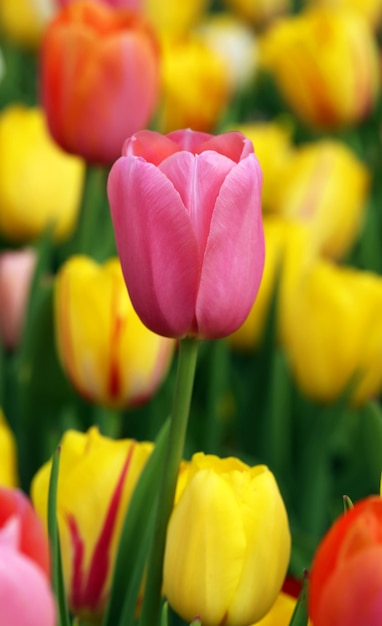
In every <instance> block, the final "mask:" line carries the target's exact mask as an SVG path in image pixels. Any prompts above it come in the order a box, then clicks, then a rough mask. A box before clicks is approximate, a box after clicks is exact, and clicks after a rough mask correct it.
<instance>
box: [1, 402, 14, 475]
mask: <svg viewBox="0 0 382 626" xmlns="http://www.w3.org/2000/svg"><path fill="white" fill-rule="evenodd" d="M0 459H1V461H0V485H1V486H3V487H17V484H18V479H17V461H16V442H15V438H14V435H13V433H12V431H11V429H10V428H9V426H8V424H7V423H6V421H5V417H4V413H3V411H2V409H1V408H0Z"/></svg>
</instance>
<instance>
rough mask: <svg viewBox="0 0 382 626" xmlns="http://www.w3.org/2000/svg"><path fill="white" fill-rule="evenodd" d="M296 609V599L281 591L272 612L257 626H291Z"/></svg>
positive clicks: (257, 623)
mask: <svg viewBox="0 0 382 626" xmlns="http://www.w3.org/2000/svg"><path fill="white" fill-rule="evenodd" d="M295 607H296V598H293V597H292V596H290V595H288V594H287V593H284V592H283V591H281V592H280V593H279V595H278V596H277V598H276V602H275V603H274V604H273V606H272V608H271V610H270V611H269V612H268V613H267V614H266V615H265V617H263V618H262V619H261V620H260V621H259V622H256V626H289V624H290V622H291V619H292V615H293V612H294V610H295Z"/></svg>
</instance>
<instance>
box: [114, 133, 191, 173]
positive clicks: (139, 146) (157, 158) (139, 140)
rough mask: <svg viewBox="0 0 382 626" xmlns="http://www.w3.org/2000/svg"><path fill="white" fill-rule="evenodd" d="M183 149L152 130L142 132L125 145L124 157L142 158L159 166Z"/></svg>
mask: <svg viewBox="0 0 382 626" xmlns="http://www.w3.org/2000/svg"><path fill="white" fill-rule="evenodd" d="M180 150H181V148H180V147H179V146H178V145H177V144H176V143H175V142H174V141H171V139H168V137H166V136H165V135H161V134H160V133H156V132H154V131H151V130H141V131H139V132H138V133H135V135H133V136H132V137H130V138H129V139H127V140H126V141H125V143H124V144H123V148H122V155H123V156H142V157H143V158H144V159H145V161H148V162H149V163H153V164H154V165H159V163H161V162H162V161H163V160H164V159H166V158H167V157H168V156H170V155H171V154H174V153H175V152H179V151H180Z"/></svg>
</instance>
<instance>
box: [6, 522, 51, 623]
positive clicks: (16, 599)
mask: <svg viewBox="0 0 382 626" xmlns="http://www.w3.org/2000/svg"><path fill="white" fill-rule="evenodd" d="M20 535H21V530H20V519H19V518H18V517H16V516H14V517H10V518H9V519H8V521H7V522H6V524H5V525H4V526H3V527H2V528H1V529H0V616H1V617H0V622H1V625H2V626H54V624H55V622H56V620H55V613H56V610H55V601H54V597H53V594H52V591H51V589H50V586H49V582H48V578H47V577H46V576H45V574H44V572H43V571H42V569H41V568H40V567H39V566H38V565H37V564H36V563H35V562H34V561H33V560H32V559H30V558H28V557H27V556H26V555H25V554H24V553H23V552H21V551H20V542H21V539H20Z"/></svg>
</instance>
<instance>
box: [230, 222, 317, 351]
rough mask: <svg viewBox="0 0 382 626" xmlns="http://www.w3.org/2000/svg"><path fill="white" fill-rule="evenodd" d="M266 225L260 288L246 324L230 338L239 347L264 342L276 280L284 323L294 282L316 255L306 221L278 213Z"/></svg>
mask: <svg viewBox="0 0 382 626" xmlns="http://www.w3.org/2000/svg"><path fill="white" fill-rule="evenodd" d="M263 224H264V235H265V250H266V254H265V265H264V272H263V278H262V280H261V284H260V289H259V291H258V294H257V297H256V300H255V302H254V304H253V307H252V309H251V311H250V313H249V315H248V317H247V319H246V320H245V322H244V324H242V326H241V327H240V328H239V329H238V330H237V331H236V332H235V333H233V334H232V335H230V337H229V342H230V344H231V345H232V346H233V347H234V348H235V349H238V350H253V349H255V348H257V347H258V345H259V343H260V342H261V339H262V336H263V332H264V327H265V325H266V322H267V318H268V314H269V307H270V304H271V298H272V295H273V293H274V290H275V288H276V282H277V281H278V288H279V293H278V298H277V307H278V308H277V311H278V312H277V317H278V324H279V325H280V324H282V320H283V317H284V315H283V310H284V308H285V307H287V306H288V303H289V300H290V299H291V298H293V291H294V288H295V285H296V283H297V282H298V281H299V279H300V276H301V274H302V273H304V272H305V271H306V268H307V266H308V265H309V263H310V262H312V259H313V258H314V256H315V254H314V249H313V248H312V246H311V244H310V237H309V231H308V230H307V229H306V228H305V226H304V225H303V224H298V223H293V222H289V221H287V220H284V219H282V218H279V217H275V216H266V217H265V218H264V220H263Z"/></svg>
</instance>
